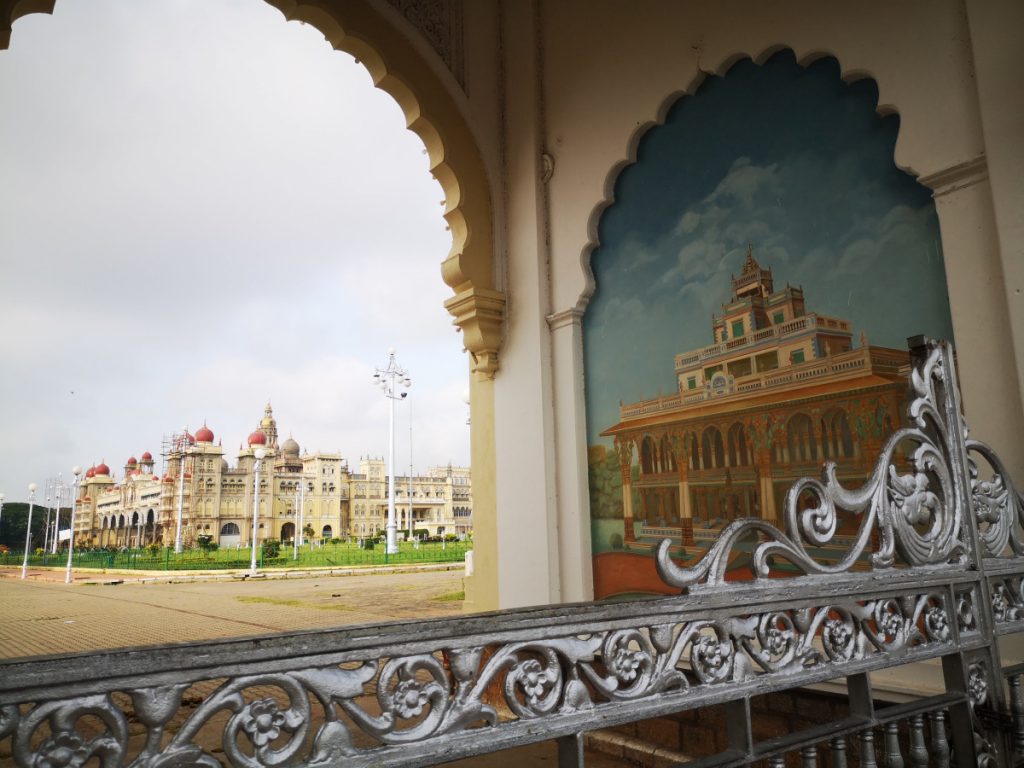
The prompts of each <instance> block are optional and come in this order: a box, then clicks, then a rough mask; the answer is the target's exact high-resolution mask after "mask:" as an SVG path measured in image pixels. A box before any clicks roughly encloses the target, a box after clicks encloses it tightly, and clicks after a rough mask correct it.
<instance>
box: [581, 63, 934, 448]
mask: <svg viewBox="0 0 1024 768" xmlns="http://www.w3.org/2000/svg"><path fill="white" fill-rule="evenodd" d="M877 101H878V92H877V88H876V87H875V85H874V83H873V82H872V81H870V80H861V81H858V82H856V83H853V84H851V85H847V84H846V83H844V82H843V81H842V80H841V79H840V77H839V68H838V65H837V64H836V62H835V60H834V59H828V60H822V61H819V62H817V63H815V64H814V65H812V66H811V67H808V68H806V69H805V68H803V67H800V66H798V65H797V64H796V62H795V61H794V59H793V56H792V53H783V54H779V55H777V56H775V57H773V58H772V59H771V60H770V61H769V62H768V63H767V64H766V65H764V66H757V65H755V64H753V63H752V62H750V61H749V60H747V61H745V62H741V63H739V64H737V65H736V66H735V67H733V68H732V69H731V70H730V71H729V72H728V73H727V74H726V75H725V76H724V77H710V78H708V79H707V80H706V81H705V82H704V84H703V85H702V86H701V88H700V89H699V90H698V91H697V93H696V94H695V95H694V96H692V97H690V98H684V99H682V100H680V101H679V102H677V104H676V105H675V106H674V107H673V108H672V109H671V110H670V112H669V115H668V117H667V119H666V123H665V125H663V126H658V127H656V128H654V129H652V130H651V131H650V132H649V133H648V134H647V135H646V136H645V137H644V139H643V140H642V142H641V145H640V148H639V153H638V162H637V163H636V164H634V165H632V166H630V167H628V168H627V169H626V170H625V171H624V172H623V173H622V174H621V176H620V177H619V179H618V181H617V184H616V190H615V197H616V202H615V204H614V205H613V206H611V207H610V208H609V209H608V211H607V212H606V213H605V214H604V216H603V217H602V219H601V222H600V240H601V246H600V248H599V249H598V250H597V251H596V252H595V253H594V256H593V259H592V264H593V269H594V275H595V278H596V280H597V292H596V294H595V296H594V299H593V300H592V302H591V303H590V305H589V307H588V308H587V314H586V315H585V316H584V349H585V352H584V354H585V360H586V370H587V419H588V430H589V435H588V439H589V442H590V443H591V444H594V443H596V442H598V440H599V438H598V437H597V435H598V433H600V431H601V430H603V429H607V428H608V427H610V426H612V425H613V424H615V423H616V422H617V421H618V414H619V412H618V403H619V400H620V399H621V400H623V401H625V402H627V403H628V402H635V401H637V400H640V399H644V398H649V397H654V396H656V395H659V394H669V393H672V392H674V391H675V389H676V380H675V372H674V356H675V355H676V354H678V353H680V352H685V351H688V350H692V349H696V348H699V347H703V346H706V345H709V344H712V343H713V342H714V339H713V338H712V324H711V315H712V313H719V314H720V313H721V307H722V304H723V302H726V301H728V299H729V295H730V290H731V283H730V279H731V276H732V275H734V274H739V273H740V270H741V268H742V265H743V261H744V258H745V256H746V250H747V244H748V243H750V244H752V245H753V249H754V255H755V257H756V258H757V260H758V261H759V262H760V263H761V266H763V267H771V268H772V270H773V274H774V279H775V288H776V289H777V290H778V289H780V288H783V287H784V286H785V284H786V283H787V282H789V283H792V284H793V285H802V286H803V288H804V291H805V297H806V300H807V310H808V311H809V312H818V313H821V314H824V315H831V316H836V317H842V318H846V319H849V320H851V321H853V324H854V334H855V343H857V337H858V336H859V334H860V332H861V331H865V332H866V333H867V336H868V342H869V343H870V344H878V345H882V346H889V347H895V348H897V349H905V348H906V338H907V337H908V336H912V335H915V334H919V333H923V334H927V335H929V336H933V337H936V338H948V339H952V338H953V336H952V333H953V332H952V324H951V321H950V315H949V299H948V296H947V292H946V280H945V270H944V267H943V263H942V247H941V243H940V238H939V230H938V220H937V218H936V215H935V207H934V205H933V203H932V200H931V196H930V193H929V191H928V190H927V189H926V188H924V187H923V186H921V185H920V184H918V183H917V182H916V181H915V180H914V179H913V178H912V177H910V176H908V175H907V174H905V173H903V172H902V171H900V170H899V169H898V168H897V167H896V166H895V164H894V163H893V148H894V146H895V143H896V135H897V132H898V130H899V120H898V118H897V117H895V116H890V117H886V118H880V117H879V116H878V115H877V114H876V113H875V106H876V104H877ZM639 340H642V343H638V341H639Z"/></svg>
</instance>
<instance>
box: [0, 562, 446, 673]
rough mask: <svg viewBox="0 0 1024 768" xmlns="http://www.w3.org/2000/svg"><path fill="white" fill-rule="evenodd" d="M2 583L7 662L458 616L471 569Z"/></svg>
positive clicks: (1, 637) (0, 641)
mask: <svg viewBox="0 0 1024 768" xmlns="http://www.w3.org/2000/svg"><path fill="white" fill-rule="evenodd" d="M3 575H4V576H7V577H8V578H0V658H3V659H10V658H16V657H23V656H40V655H50V654H64V653H74V652H80V651H90V650H99V649H109V648H120V647H126V646H133V645H155V644H162V643H180V642H189V641H194V640H212V639H214V638H219V637H241V636H244V635H260V634H266V633H268V632H288V631H290V630H296V629H315V628H326V627H336V626H339V625H344V624H380V623H382V622H386V621H395V620H399V619H417V618H430V617H436V616H454V615H458V614H459V613H461V611H462V600H461V599H460V598H461V592H462V586H463V585H462V577H463V570H462V569H461V568H459V569H456V570H445V571H436V570H435V571H422V572H412V573H395V574H375V575H365V576H364V575H358V576H330V575H328V574H324V575H316V576H311V577H307V578H288V579H252V580H229V579H216V580H207V581H190V582H188V583H171V582H167V581H153V582H146V583H139V582H132V581H130V580H127V579H126V580H125V581H123V582H122V583H119V584H118V583H112V582H116V581H118V580H119V579H123V578H125V577H121V576H109V575H108V576H105V577H103V578H101V579H95V580H91V581H79V582H77V583H75V584H72V585H66V584H64V583H62V580H63V573H60V574H58V575H59V577H60V581H57V580H55V579H54V578H48V577H47V575H46V574H41V573H35V574H33V576H34V578H31V579H28V580H26V581H21V580H20V579H17V578H10V577H12V576H15V575H16V572H7V573H5V574H3Z"/></svg>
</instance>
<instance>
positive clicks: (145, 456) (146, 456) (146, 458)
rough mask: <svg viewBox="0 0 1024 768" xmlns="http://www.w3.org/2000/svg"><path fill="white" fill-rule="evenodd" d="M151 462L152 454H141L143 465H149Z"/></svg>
mask: <svg viewBox="0 0 1024 768" xmlns="http://www.w3.org/2000/svg"><path fill="white" fill-rule="evenodd" d="M152 460H153V454H152V453H150V452H149V451H146V452H145V453H143V454H142V461H143V463H149V462H151V461H152Z"/></svg>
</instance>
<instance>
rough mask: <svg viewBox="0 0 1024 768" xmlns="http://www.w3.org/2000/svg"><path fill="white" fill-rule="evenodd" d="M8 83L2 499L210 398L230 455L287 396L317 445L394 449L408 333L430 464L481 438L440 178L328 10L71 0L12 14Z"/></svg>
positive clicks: (0, 273) (294, 427)
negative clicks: (452, 298) (377, 372)
mask: <svg viewBox="0 0 1024 768" xmlns="http://www.w3.org/2000/svg"><path fill="white" fill-rule="evenodd" d="M0 100H2V103H3V105H4V107H3V109H2V110H0V142H2V146H4V147H5V150H4V160H3V163H2V165H0V265H2V270H0V423H2V425H3V429H2V433H3V434H4V435H5V437H6V440H4V441H3V447H0V491H4V492H6V494H7V498H8V499H22V498H24V497H25V496H26V493H27V491H26V490H25V489H26V488H27V485H28V483H29V482H37V483H39V484H40V485H41V484H42V483H43V482H44V480H45V479H46V478H47V477H50V476H55V475H57V473H58V472H64V474H65V477H66V476H67V475H68V471H69V469H70V467H71V466H73V465H74V464H82V465H84V466H89V465H90V464H92V463H94V462H98V461H100V460H105V461H106V462H107V463H108V464H110V465H111V466H112V467H113V468H115V469H116V470H117V473H118V476H120V470H121V467H123V464H124V462H125V460H126V459H127V458H128V457H129V456H130V455H136V456H137V455H139V454H140V453H142V452H143V451H145V450H149V451H151V452H152V453H153V454H154V455H156V454H158V453H159V451H160V444H161V437H162V435H164V434H166V433H170V432H172V431H175V430H178V429H181V428H183V427H185V426H188V427H190V428H191V429H193V430H195V429H196V428H198V427H199V426H200V425H202V424H203V422H204V421H205V422H206V423H208V424H209V426H210V428H211V429H213V431H214V432H215V434H216V436H217V438H218V439H221V438H223V442H224V448H225V450H226V452H227V454H228V458H229V460H230V461H232V463H233V462H234V455H235V454H236V453H237V449H238V445H239V443H240V442H241V441H242V440H243V439H244V438H245V436H246V435H247V434H248V433H249V432H250V431H251V430H252V429H253V428H254V427H255V425H256V423H257V421H258V420H259V418H260V417H261V415H262V411H263V406H264V404H265V403H266V402H267V401H268V400H269V401H270V402H271V403H272V404H273V407H274V412H275V415H276V416H277V419H278V426H279V429H280V430H281V431H282V432H283V435H284V436H287V435H288V434H289V433H292V434H294V437H295V439H296V440H298V441H299V443H300V444H301V445H302V446H303V448H304V449H305V448H309V449H311V450H315V449H322V450H331V451H338V450H340V451H341V452H342V453H343V455H345V456H346V457H348V458H349V459H350V461H351V463H352V464H353V466H354V465H355V464H356V463H357V462H358V459H359V457H360V456H361V455H377V456H383V455H385V453H386V451H387V402H386V400H385V398H384V397H383V395H382V394H381V392H380V391H379V390H378V389H377V388H375V387H373V386H371V384H370V378H371V376H372V374H373V369H374V366H378V365H384V364H386V361H387V350H388V348H389V347H395V348H396V350H397V355H398V358H399V361H400V362H401V363H402V364H403V365H404V366H405V367H407V368H408V369H409V371H410V374H411V376H412V377H413V382H414V383H413V387H412V389H411V391H410V401H411V410H412V418H413V428H414V434H413V439H414V463H415V466H416V468H417V469H424V468H426V467H427V466H428V465H433V464H441V463H447V462H448V461H452V462H454V463H456V464H465V463H467V462H468V460H469V435H468V428H467V427H466V423H465V422H466V416H467V406H466V405H465V403H464V402H463V394H464V392H465V390H466V388H467V374H466V359H465V354H464V353H463V352H462V344H461V337H460V336H459V335H458V334H457V333H456V332H455V330H454V328H453V326H452V325H451V320H450V317H449V316H448V314H447V313H446V312H445V310H444V308H443V307H442V302H443V301H444V299H445V298H446V297H447V296H448V295H450V291H449V289H448V288H447V287H446V286H445V285H444V284H443V282H442V281H441V277H440V270H439V264H440V262H441V261H442V260H443V259H444V257H445V256H446V254H447V252H448V249H449V246H450V238H449V236H448V233H447V232H446V231H445V222H444V220H443V218H442V216H441V213H442V208H441V205H440V203H441V200H442V198H443V193H442V191H441V189H440V187H439V186H438V185H437V183H436V182H435V181H434V180H433V179H432V178H431V176H430V173H429V169H428V162H427V157H426V155H425V154H424V151H423V146H422V143H421V142H420V141H419V139H418V138H417V137H416V136H415V134H413V133H411V132H409V131H407V130H406V129H405V127H404V119H403V117H402V114H401V111H400V110H399V108H398V107H397V105H396V104H395V103H394V102H393V101H392V100H391V98H390V97H389V96H387V95H386V94H384V93H382V92H380V91H377V90H376V89H374V88H373V87H372V85H371V83H370V79H369V76H368V75H367V73H366V71H365V70H364V69H363V68H362V67H361V66H360V65H358V64H356V63H355V62H354V61H353V59H352V58H351V57H349V56H348V55H346V54H343V53H339V52H337V51H334V50H332V49H331V47H330V46H329V45H328V44H327V43H326V42H325V41H324V40H323V37H322V36H321V35H320V34H319V33H318V32H317V31H316V30H315V29H313V28H312V27H309V26H305V25H301V24H298V23H294V22H293V23H289V22H286V21H285V20H284V18H283V17H282V16H281V15H280V14H279V13H278V12H277V11H275V10H274V9H272V8H270V7H269V6H267V5H265V4H263V3H261V2H257V1H256V0H160V1H159V2H158V1H157V0H147V2H144V3H143V2H133V1H132V0H61V2H59V3H58V4H57V8H56V12H55V14H54V15H53V16H45V15H32V16H28V17H25V18H23V19H21V20H20V21H18V22H17V23H16V24H15V27H14V33H13V36H12V40H11V48H10V50H8V51H5V52H0ZM409 412H410V404H405V403H403V404H400V406H399V409H398V440H399V442H398V449H397V451H398V462H399V464H400V465H401V466H405V467H407V466H408V463H409V447H408V428H409Z"/></svg>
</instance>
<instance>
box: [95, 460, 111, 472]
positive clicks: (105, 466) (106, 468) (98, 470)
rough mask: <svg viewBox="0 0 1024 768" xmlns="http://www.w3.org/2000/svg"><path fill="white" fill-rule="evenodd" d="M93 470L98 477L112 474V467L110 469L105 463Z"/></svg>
mask: <svg viewBox="0 0 1024 768" xmlns="http://www.w3.org/2000/svg"><path fill="white" fill-rule="evenodd" d="M93 469H94V470H95V472H96V474H97V475H109V474H110V467H108V466H107V465H106V464H104V463H103V462H100V463H99V464H97V465H96V466H95V467H93Z"/></svg>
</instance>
